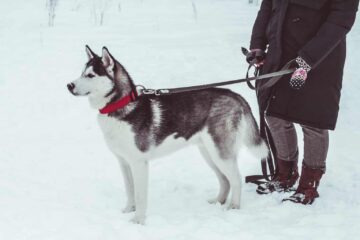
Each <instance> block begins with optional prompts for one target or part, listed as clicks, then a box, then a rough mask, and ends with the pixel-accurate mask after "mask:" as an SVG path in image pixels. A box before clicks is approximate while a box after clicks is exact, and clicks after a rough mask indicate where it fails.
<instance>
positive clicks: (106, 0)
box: [46, 0, 259, 27]
mask: <svg viewBox="0 0 360 240" xmlns="http://www.w3.org/2000/svg"><path fill="white" fill-rule="evenodd" d="M185 1H188V6H189V12H191V14H192V18H193V19H194V20H195V21H197V19H198V14H199V6H198V5H199V4H198V3H199V2H201V1H202V0H185ZM238 1H244V2H245V1H246V0H238ZM130 2H131V3H135V4H136V2H138V3H139V4H145V3H148V2H147V1H146V0H72V1H69V0H46V7H47V10H48V26H49V27H53V26H54V25H55V17H56V12H57V9H58V6H59V5H61V4H64V3H65V5H68V4H69V3H70V4H71V5H72V6H71V10H72V11H80V10H82V9H87V11H88V15H89V18H90V19H91V21H90V22H91V23H92V24H93V25H95V26H103V25H106V18H107V14H108V13H109V12H110V11H112V12H114V11H117V12H118V13H119V14H120V13H121V12H123V11H126V7H124V5H126V4H128V3H130ZM164 2H166V1H159V2H158V4H162V3H164ZM248 3H249V4H255V5H257V4H259V0H248ZM151 4H154V2H152V3H151ZM223 4H226V1H224V3H223ZM149 11H151V9H149Z"/></svg>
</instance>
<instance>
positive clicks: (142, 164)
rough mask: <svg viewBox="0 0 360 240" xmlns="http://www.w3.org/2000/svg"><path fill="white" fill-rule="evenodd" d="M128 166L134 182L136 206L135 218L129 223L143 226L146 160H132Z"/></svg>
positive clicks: (146, 183)
mask: <svg viewBox="0 0 360 240" xmlns="http://www.w3.org/2000/svg"><path fill="white" fill-rule="evenodd" d="M129 164H130V169H131V173H132V176H133V180H134V190H135V205H136V212H135V216H134V218H133V219H132V220H131V221H132V222H134V223H137V224H145V216H146V208H147V195H148V179H149V164H148V162H147V161H146V160H134V161H131V162H129Z"/></svg>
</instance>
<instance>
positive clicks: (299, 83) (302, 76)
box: [290, 57, 311, 90]
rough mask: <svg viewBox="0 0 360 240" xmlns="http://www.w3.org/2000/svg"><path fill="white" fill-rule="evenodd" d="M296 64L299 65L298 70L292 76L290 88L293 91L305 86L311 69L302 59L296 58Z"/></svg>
mask: <svg viewBox="0 0 360 240" xmlns="http://www.w3.org/2000/svg"><path fill="white" fill-rule="evenodd" d="M296 63H297V64H298V68H297V69H296V70H295V72H294V73H293V74H292V76H291V79H290V86H291V87H292V88H293V89H296V90H299V89H300V88H302V87H303V86H304V84H305V82H306V79H307V76H308V72H309V71H310V70H311V67H310V66H309V64H307V63H306V62H305V60H304V59H302V58H301V57H297V58H296Z"/></svg>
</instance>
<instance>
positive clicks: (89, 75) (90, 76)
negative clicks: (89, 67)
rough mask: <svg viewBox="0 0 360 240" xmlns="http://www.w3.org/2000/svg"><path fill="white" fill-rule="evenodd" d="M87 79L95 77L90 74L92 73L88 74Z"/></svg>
mask: <svg viewBox="0 0 360 240" xmlns="http://www.w3.org/2000/svg"><path fill="white" fill-rule="evenodd" d="M86 76H87V77H88V78H93V77H95V75H94V74H92V73H89V74H88V75H86Z"/></svg>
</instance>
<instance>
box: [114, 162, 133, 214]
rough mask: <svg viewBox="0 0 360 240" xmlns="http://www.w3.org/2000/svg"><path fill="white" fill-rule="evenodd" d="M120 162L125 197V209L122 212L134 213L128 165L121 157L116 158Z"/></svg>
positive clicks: (130, 175)
mask: <svg viewBox="0 0 360 240" xmlns="http://www.w3.org/2000/svg"><path fill="white" fill-rule="evenodd" d="M118 159H119V162H120V168H121V171H122V175H123V178H124V184H125V190H126V196H127V204H126V206H125V208H124V209H123V210H122V212H123V213H129V212H134V211H135V210H136V207H135V195H134V180H133V177H132V174H131V170H130V166H129V164H128V163H127V162H126V161H125V160H124V159H123V158H121V157H118Z"/></svg>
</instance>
